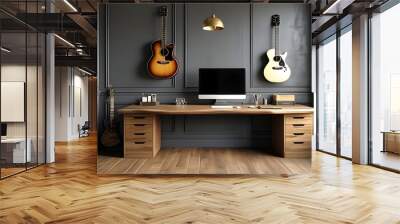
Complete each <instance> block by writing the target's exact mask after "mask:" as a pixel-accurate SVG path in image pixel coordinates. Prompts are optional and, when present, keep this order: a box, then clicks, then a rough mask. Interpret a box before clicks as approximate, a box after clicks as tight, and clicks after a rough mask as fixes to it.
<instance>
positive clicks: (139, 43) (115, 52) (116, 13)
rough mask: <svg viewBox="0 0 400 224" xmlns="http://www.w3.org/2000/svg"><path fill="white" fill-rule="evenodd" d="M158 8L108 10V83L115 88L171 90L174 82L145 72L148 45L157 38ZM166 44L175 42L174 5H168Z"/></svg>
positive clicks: (123, 6) (126, 6)
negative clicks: (153, 76)
mask: <svg viewBox="0 0 400 224" xmlns="http://www.w3.org/2000/svg"><path fill="white" fill-rule="evenodd" d="M160 6H161V5H158V4H151V5H134V4H116V5H112V6H111V7H109V12H108V13H109V17H108V50H109V52H108V56H109V57H108V66H109V71H108V72H109V74H110V83H111V84H112V86H113V87H116V88H143V87H145V88H146V87H152V88H166V87H170V88H172V87H173V85H174V80H173V79H167V80H157V81H154V79H153V78H151V77H150V76H149V74H148V73H147V61H148V59H149V58H150V56H151V51H150V45H151V43H152V42H153V41H154V40H156V39H160V29H161V19H160V17H159V9H160ZM168 11H169V12H170V14H171V16H169V17H168V22H167V32H169V35H168V41H169V42H172V40H173V39H174V36H175V34H174V25H173V17H174V13H173V6H172V5H168Z"/></svg>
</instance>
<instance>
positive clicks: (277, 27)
mask: <svg viewBox="0 0 400 224" xmlns="http://www.w3.org/2000/svg"><path fill="white" fill-rule="evenodd" d="M275 56H279V26H275Z"/></svg>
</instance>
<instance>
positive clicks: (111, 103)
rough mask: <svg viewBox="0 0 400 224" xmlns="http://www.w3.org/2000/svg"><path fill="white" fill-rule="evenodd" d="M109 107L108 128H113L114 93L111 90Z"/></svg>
mask: <svg viewBox="0 0 400 224" xmlns="http://www.w3.org/2000/svg"><path fill="white" fill-rule="evenodd" d="M109 97H110V105H109V107H110V111H109V113H110V114H109V116H110V121H109V122H110V127H113V125H114V116H115V115H114V91H113V90H110V96H109Z"/></svg>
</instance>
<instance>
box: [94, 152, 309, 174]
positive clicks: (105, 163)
mask: <svg viewBox="0 0 400 224" xmlns="http://www.w3.org/2000/svg"><path fill="white" fill-rule="evenodd" d="M135 163H141V164H142V165H141V166H140V168H138V169H132V166H134V165H132V164H135ZM98 167H99V169H98V173H99V174H132V175H143V174H208V175H212V174H216V175H225V174H253V175H286V176H290V175H295V174H300V173H305V172H310V171H311V162H310V160H309V159H287V158H280V157H275V156H271V155H268V154H266V153H264V152H260V151H258V150H255V149H225V148H166V149H162V150H161V151H160V152H159V153H158V154H157V156H156V157H155V158H151V159H124V158H116V157H106V156H101V157H99V160H98Z"/></svg>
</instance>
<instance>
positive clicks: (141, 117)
mask: <svg viewBox="0 0 400 224" xmlns="http://www.w3.org/2000/svg"><path fill="white" fill-rule="evenodd" d="M133 118H135V119H145V117H144V116H135V117H133Z"/></svg>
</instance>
